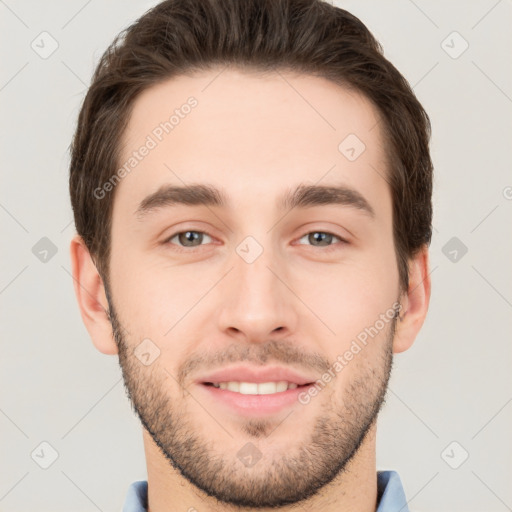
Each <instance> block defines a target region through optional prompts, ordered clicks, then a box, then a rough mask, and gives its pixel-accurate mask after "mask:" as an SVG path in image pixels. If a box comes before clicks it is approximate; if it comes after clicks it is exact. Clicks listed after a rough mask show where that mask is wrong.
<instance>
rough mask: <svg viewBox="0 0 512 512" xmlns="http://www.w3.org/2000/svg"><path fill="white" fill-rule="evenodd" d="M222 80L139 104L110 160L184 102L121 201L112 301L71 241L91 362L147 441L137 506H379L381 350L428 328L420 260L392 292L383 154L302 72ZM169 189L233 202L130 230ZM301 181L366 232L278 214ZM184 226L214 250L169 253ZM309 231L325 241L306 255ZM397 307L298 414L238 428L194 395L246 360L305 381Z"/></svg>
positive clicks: (367, 109)
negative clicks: (203, 189)
mask: <svg viewBox="0 0 512 512" xmlns="http://www.w3.org/2000/svg"><path fill="white" fill-rule="evenodd" d="M219 72H220V69H215V70H211V71H208V72H206V71H203V72H200V73H199V72H198V73H196V74H194V75H190V76H181V77H177V78H173V79H172V80H168V81H166V82H163V83H161V84H159V85H157V86H153V87H151V88H149V89H147V90H146V91H144V92H143V93H142V94H141V95H140V96H139V97H138V98H137V100H136V102H135V104H134V109H133V112H132V116H131V118H130V121H129V124H128V127H127V130H126V132H125V133H124V138H123V150H122V151H123V154H122V158H121V159H122V161H123V162H124V161H125V160H126V159H127V158H128V157H129V155H130V154H131V152H132V151H134V150H136V149H137V148H139V147H140V146H141V145H142V144H143V143H144V141H145V139H146V137H147V135H148V134H150V133H151V132H152V130H153V129H154V128H155V126H157V125H158V124H159V123H160V122H162V121H163V120H165V119H166V118H168V116H169V114H167V113H168V112H169V113H171V112H172V111H173V110H174V109H175V108H178V107H179V106H180V105H182V104H184V103H185V102H186V100H187V98H188V97H190V96H194V97H195V98H196V99H197V100H198V105H197V107H195V108H194V109H193V110H192V111H191V113H190V114H189V115H188V116H186V117H185V118H184V119H181V120H180V123H179V125H178V126H176V127H175V128H174V130H173V131H172V132H171V133H170V134H168V135H166V137H164V139H163V140H162V142H160V143H159V144H158V146H157V147H156V148H154V149H153V150H152V151H151V152H150V153H149V154H148V155H147V156H146V157H145V158H144V159H143V160H142V161H141V162H140V163H139V164H138V165H137V167H136V169H134V170H133V171H132V172H131V173H129V174H128V175H127V176H126V177H124V178H123V179H122V180H121V182H120V183H119V184H118V185H117V187H116V191H115V194H116V195H115V201H114V210H113V218H112V256H111V262H110V289H109V290H105V287H104V283H103V282H102V280H101V278H100V276H99V275H98V272H97V270H96V267H95V265H94V262H93V259H92V258H91V255H90V254H89V252H88V250H87V248H86V247H85V244H84V243H83V240H82V239H81V238H80V237H79V236H78V235H77V236H75V237H74V239H73V240H72V242H71V259H72V266H73V276H74V278H75V292H76V296H77V300H78V303H79V306H80V311H81V315H82V319H83V321H84V323H85V325H86V327H87V329H88V332H89V334H90V336H91V339H92V341H93V343H94V345H95V346H96V348H97V349H98V350H99V351H101V352H102V353H104V354H119V362H120V365H121V368H122V371H123V376H124V380H125V386H126V388H127V392H128V395H129V397H130V400H131V401H132V404H133V405H134V408H135V410H136V412H137V414H138V416H139V418H140V419H141V421H142V424H143V427H144V428H143V440H144V447H145V453H146V461H147V470H148V483H149V509H150V510H151V512H163V511H168V510H171V511H178V510H189V509H190V507H194V508H196V509H197V510H201V511H213V510H233V511H234V510H271V508H270V507H272V506H280V507H281V508H280V509H281V510H283V511H285V510H286V511H288V510H305V511H314V510H323V511H324V512H330V511H335V510H336V511H338V510H345V511H356V510H357V511H362V512H369V511H375V509H376V506H377V480H376V461H375V439H376V417H377V413H378V410H379V408H380V406H381V404H382V402H383V399H384V396H385V392H386V388H387V383H388V379H389V372H390V369H391V363H392V357H393V354H394V353H399V352H402V351H404V350H407V349H408V348H409V347H410V346H411V345H412V343H413V342H414V339H415V337H416V336H417V334H418V332H419V330H420V329H421V326H422V325H423V322H424V320H425V317H426V314H427V310H428V304H429V300H430V284H431V283H430V278H429V269H428V266H429V261H428V250H427V248H426V247H425V248H424V249H423V250H421V251H420V252H419V253H418V254H417V255H416V256H415V257H414V258H413V259H411V260H410V272H409V276H410V284H409V289H408V290H407V291H406V292H405V293H403V294H400V289H399V281H398V267H397V263H396V257H395V252H394V246H393V237H392V202H391V194H390V191H389V186H388V184H387V182H386V181H385V179H383V176H385V175H386V173H387V170H386V155H385V147H384V145H383V144H384V143H383V138H382V133H381V132H380V129H381V125H380V124H379V125H377V126H376V123H377V119H378V116H377V112H376V110H375V108H374V107H373V106H372V104H371V103H370V102H369V101H368V100H366V99H365V98H364V97H363V96H362V95H360V94H358V93H356V92H354V91H348V90H347V89H345V88H342V87H340V86H338V85H335V84H333V83H331V82H329V81H327V80H324V79H321V78H317V77H312V76H308V75H298V74H292V73H289V72H286V73H285V72H279V73H270V74H267V75H256V74H253V73H247V72H242V71H239V70H236V69H224V71H222V72H221V73H220V74H219ZM350 133H353V134H356V135H357V136H358V137H359V138H360V139H361V140H362V141H364V144H365V145H366V149H365V151H364V152H363V153H362V154H361V155H360V156H359V157H358V158H357V159H356V160H355V161H352V162H351V161H349V160H348V159H347V158H346V157H345V156H344V155H343V154H342V153H341V152H340V151H339V150H338V145H339V144H340V142H341V141H342V140H343V139H344V138H345V137H346V136H347V135H348V134H350ZM376 171H377V172H376ZM184 183H186V184H189V183H208V184H211V185H215V186H217V187H219V188H221V189H223V191H224V192H225V193H226V195H227V196H228V198H229V201H230V206H229V207H228V208H218V207H205V206H204V205H202V206H183V205H179V206H173V207H168V208H162V209H160V210H157V211H155V212H154V213H152V214H151V215H148V216H147V217H146V218H145V219H144V220H143V221H140V220H138V219H137V218H136V215H135V213H134V212H135V211H136V209H137V206H138V205H139V203H140V202H141V201H142V199H144V198H145V197H146V196H147V195H148V194H150V193H152V192H154V191H155V190H157V189H158V188H159V187H160V186H161V185H163V184H175V185H183V184H184ZM300 183H305V184H322V185H340V184H344V185H347V186H350V187H351V188H354V189H356V190H357V191H359V192H360V193H361V194H362V195H363V196H364V197H365V198H366V199H367V201H368V202H369V203H370V204H371V206H372V208H373V209H374V211H375V218H373V219H371V218H370V217H369V216H368V215H366V214H365V213H364V212H362V211H361V210H359V209H357V208H354V207H351V206H346V205H345V206H340V205H322V206H313V207H309V208H302V209H299V208H295V209H293V210H290V211H288V212H283V211H279V210H278V209H277V206H276V205H277V203H278V198H279V197H280V196H281V195H282V194H283V192H284V191H286V190H288V189H290V188H292V187H295V186H296V185H298V184H300ZM285 213H286V215H285ZM183 231H197V232H200V233H206V234H207V235H209V236H204V238H203V239H202V241H199V242H197V244H198V245H196V246H193V245H192V246H191V248H187V247H186V246H185V247H184V245H185V244H186V243H187V240H186V239H185V238H184V237H182V238H181V239H179V238H178V237H174V238H172V242H171V241H169V238H170V237H171V235H174V234H176V233H179V232H183ZM312 232H313V233H317V232H321V233H332V234H334V235H335V237H334V238H332V239H330V241H329V242H327V244H325V245H322V244H319V243H318V242H317V243H316V244H315V240H314V239H312V238H311V237H309V238H308V236H305V235H308V234H309V233H312ZM247 236H252V237H253V238H254V239H256V240H257V242H258V243H259V244H260V246H261V247H262V248H263V252H262V253H261V255H260V256H259V257H258V258H256V260H255V261H253V262H252V263H247V262H246V261H245V260H244V259H243V258H241V257H240V255H239V254H238V253H237V252H236V248H237V246H238V245H239V244H240V243H241V242H242V241H243V240H244V239H245V238H246V237H247ZM336 237H341V238H343V239H344V240H346V242H347V243H341V242H340V240H339V239H338V238H336ZM180 241H181V244H182V245H181V246H180ZM329 249H330V250H329ZM107 296H108V297H109V299H110V304H109V301H108V300H107ZM397 299H400V302H401V304H402V310H401V314H402V319H401V320H400V321H398V322H392V321H390V322H388V323H387V324H386V326H385V328H383V329H381V330H380V331H379V332H378V334H377V335H376V336H375V337H373V339H372V340H371V342H369V343H368V344H367V345H366V346H365V347H364V349H363V350H361V351H360V352H359V353H358V354H357V355H356V356H354V358H353V359H352V360H351V361H350V362H349V364H347V365H346V366H345V367H344V368H343V370H342V371H340V372H338V373H336V377H335V378H334V379H332V381H331V382H329V384H328V385H326V386H325V388H324V389H323V390H321V391H320V392H319V393H318V395H317V396H316V397H314V398H313V399H312V400H311V401H310V403H308V404H307V405H302V404H299V403H296V404H294V405H293V406H292V407H290V408H286V409H285V410H283V411H281V412H279V413H276V414H274V415H271V416H267V417H265V418H259V419H258V418H247V417H243V416H240V415H238V414H236V413H234V412H233V411H232V410H230V409H228V408H227V407H225V406H224V405H223V404H219V403H217V402H215V401H214V400H209V399H208V396H207V394H206V392H205V390H204V389H203V388H202V387H201V386H199V385H198V384H196V383H195V382H194V381H195V379H196V378H198V377H199V376H200V375H201V374H203V375H204V373H205V372H210V371H213V370H217V369H220V368H222V367H224V366H226V364H227V363H228V362H229V363H231V362H243V361H245V362H248V363H251V364H254V365H258V364H270V363H275V364H279V365H282V366H285V367H290V368H295V369H296V370H298V371H300V372H303V373H307V374H308V375H310V374H313V375H315V376H316V377H318V378H320V377H321V375H322V373H323V370H325V367H326V365H331V364H332V363H333V362H334V361H335V360H336V358H337V357H338V356H339V355H340V354H344V352H345V351H346V350H348V349H349V348H350V345H351V342H352V341H353V340H354V339H355V338H356V336H357V335H358V334H359V333H360V332H361V331H363V330H364V328H365V327H368V326H372V325H374V324H375V322H376V320H377V319H379V315H381V314H382V313H385V312H386V311H387V310H389V309H390V308H391V307H392V305H393V303H394V302H395V301H396V300H397ZM109 309H110V316H109V315H108V313H107V311H108V310H109ZM111 321H112V323H111ZM147 338H149V339H150V340H152V342H153V343H154V344H155V346H157V347H158V349H159V350H160V353H159V356H158V357H157V358H156V359H155V361H154V362H153V363H152V364H150V365H148V366H146V365H144V364H142V363H141V362H140V361H139V360H138V359H137V358H136V357H135V356H134V349H135V348H136V347H137V346H138V345H139V344H140V343H141V341H142V340H144V339H147ZM193 363H194V364H193ZM248 442H251V443H252V444H253V445H254V446H255V447H256V448H257V450H258V451H259V453H260V454H261V459H260V460H259V461H258V462H257V463H256V464H255V465H253V466H251V467H246V466H245V465H244V464H242V463H241V461H240V459H239V458H238V457H237V453H238V452H239V450H240V449H241V448H242V447H243V446H244V445H246V444H247V443H248ZM272 510H275V508H274V509H272Z"/></svg>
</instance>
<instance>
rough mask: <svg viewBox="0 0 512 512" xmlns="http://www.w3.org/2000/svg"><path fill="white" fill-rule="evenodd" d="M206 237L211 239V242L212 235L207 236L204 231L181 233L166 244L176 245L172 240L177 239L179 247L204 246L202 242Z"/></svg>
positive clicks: (169, 239) (176, 234) (173, 236)
mask: <svg viewBox="0 0 512 512" xmlns="http://www.w3.org/2000/svg"><path fill="white" fill-rule="evenodd" d="M205 236H206V237H208V238H210V241H211V237H210V235H207V234H206V233H204V232H203V231H193V230H189V231H180V232H179V233H175V234H174V235H172V236H171V237H170V238H168V239H167V240H166V241H165V242H164V243H174V242H172V240H174V239H175V238H176V239H177V240H178V244H175V245H178V246H179V247H198V246H200V245H202V244H201V242H202V241H203V240H204V237H205Z"/></svg>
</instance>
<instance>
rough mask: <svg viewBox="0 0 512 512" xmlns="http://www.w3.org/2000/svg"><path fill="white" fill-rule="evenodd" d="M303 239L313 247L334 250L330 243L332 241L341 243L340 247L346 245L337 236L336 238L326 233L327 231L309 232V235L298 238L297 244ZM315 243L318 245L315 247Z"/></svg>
mask: <svg viewBox="0 0 512 512" xmlns="http://www.w3.org/2000/svg"><path fill="white" fill-rule="evenodd" d="M305 238H307V240H308V242H311V243H312V245H313V247H328V248H331V247H332V248H333V249H335V248H336V247H333V245H334V244H332V243H331V242H332V241H333V240H334V239H337V240H339V241H340V242H341V245H343V244H347V243H348V242H347V241H346V240H344V239H343V238H340V237H339V236H336V235H334V234H333V233H328V232H327V231H310V232H309V233H306V234H305V235H304V236H303V237H302V238H300V239H299V242H300V240H303V239H305ZM317 243H318V245H315V244H317ZM300 245H304V244H300Z"/></svg>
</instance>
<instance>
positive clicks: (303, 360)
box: [177, 340, 331, 385]
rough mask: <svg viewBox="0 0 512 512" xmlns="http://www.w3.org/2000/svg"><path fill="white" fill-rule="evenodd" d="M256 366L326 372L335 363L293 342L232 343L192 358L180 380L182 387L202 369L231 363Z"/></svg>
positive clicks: (183, 368)
mask: <svg viewBox="0 0 512 512" xmlns="http://www.w3.org/2000/svg"><path fill="white" fill-rule="evenodd" d="M243 362H245V363H247V362H248V363H252V364H254V365H255V366H263V365H265V364H269V363H282V364H283V365H286V366H299V367H303V368H305V369H308V370H316V372H317V373H324V372H326V371H327V370H328V369H329V368H330V365H331V363H330V362H329V360H328V359H327V358H326V357H325V356H324V355H322V354H320V353H318V352H313V353H310V352H305V350H304V349H303V348H302V347H300V346H299V345H297V344H295V343H293V342H291V341H283V340H270V341H269V342H267V343H264V344H258V345H242V344H240V343H232V344H231V345H228V346H227V347H226V348H225V349H223V350H222V351H220V352H219V351H218V352H214V353H202V354H199V355H196V356H192V357H191V358H189V359H188V360H187V361H186V362H185V363H184V364H182V365H181V366H180V368H179V370H178V375H177V380H178V383H179V384H180V385H184V382H185V380H186V378H187V376H188V375H190V374H191V373H194V372H196V371H198V370H208V369H212V368H218V367H221V366H225V365H227V364H230V363H243Z"/></svg>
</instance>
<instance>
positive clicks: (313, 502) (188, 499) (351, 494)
mask: <svg viewBox="0 0 512 512" xmlns="http://www.w3.org/2000/svg"><path fill="white" fill-rule="evenodd" d="M375 438H376V423H375V422H374V423H373V425H372V427H371V428H370V430H369V431H368V434H367V435H366V437H365V438H364V440H363V442H362V444H361V446H360V447H359V450H358V451H357V453H356V454H355V456H354V457H353V458H352V459H351V460H350V462H349V463H348V464H347V466H346V468H345V470H344V471H343V472H342V474H340V475H338V476H337V477H336V478H335V479H334V480H333V481H332V482H330V483H329V484H327V485H326V486H324V487H323V488H322V489H320V491H319V492H318V493H317V494H315V495H314V496H312V497H310V498H308V499H307V500H304V501H302V502H300V503H297V504H295V505H287V506H284V507H281V508H279V509H278V510H279V511H280V512H296V511H297V510H298V509H300V510H301V511H303V512H316V511H320V510H321V511H322V512H339V511H340V510H343V511H344V512H356V511H357V512H375V510H376V507H377V472H376V461H375ZM143 439H144V450H145V453H146V464H147V471H148V512H178V511H180V512H182V511H190V512H194V510H195V511H199V510H200V511H201V512H214V511H215V512H218V510H220V509H222V510H223V511H226V512H228V511H229V512H236V511H243V512H256V511H257V512H270V511H271V510H272V512H275V511H276V509H268V508H258V509H255V508H240V507H236V506H233V505H228V504H225V503H222V504H221V505H219V502H218V501H217V500H216V499H215V498H213V497H210V496H208V495H207V494H206V493H204V492H203V491H202V490H201V489H199V488H197V487H196V486H194V485H192V484H191V483H190V482H189V481H188V480H187V479H186V478H185V477H183V476H182V475H181V473H180V472H179V471H178V470H176V469H174V468H173V467H172V465H171V464H170V462H169V461H168V460H167V459H166V458H165V456H164V455H163V454H162V453H161V451H160V449H159V448H158V446H157V445H156V444H155V443H154V441H153V439H152V438H151V436H150V435H149V434H148V432H147V431H146V430H145V429H143Z"/></svg>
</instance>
